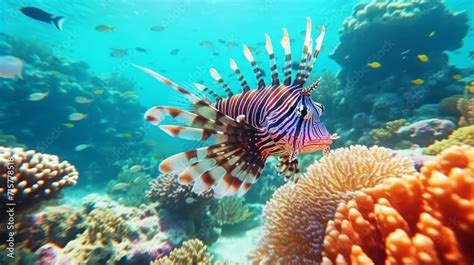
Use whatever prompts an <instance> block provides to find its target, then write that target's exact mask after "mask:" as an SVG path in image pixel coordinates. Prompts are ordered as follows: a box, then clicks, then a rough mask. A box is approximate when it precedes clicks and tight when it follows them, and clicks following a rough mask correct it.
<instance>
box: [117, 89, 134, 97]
mask: <svg viewBox="0 0 474 265" xmlns="http://www.w3.org/2000/svg"><path fill="white" fill-rule="evenodd" d="M120 96H121V97H122V98H131V97H134V96H136V94H135V91H134V90H127V91H125V92H123V93H122V94H120Z"/></svg>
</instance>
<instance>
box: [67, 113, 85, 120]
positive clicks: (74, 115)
mask: <svg viewBox="0 0 474 265" xmlns="http://www.w3.org/2000/svg"><path fill="white" fill-rule="evenodd" d="M85 118H87V115H86V114H83V113H79V112H75V113H72V114H70V115H69V120H70V121H80V120H83V119H85Z"/></svg>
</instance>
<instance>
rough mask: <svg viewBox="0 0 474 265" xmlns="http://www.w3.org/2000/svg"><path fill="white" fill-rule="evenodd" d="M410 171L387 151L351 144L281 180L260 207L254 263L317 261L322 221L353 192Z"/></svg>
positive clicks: (410, 166)
mask: <svg viewBox="0 0 474 265" xmlns="http://www.w3.org/2000/svg"><path fill="white" fill-rule="evenodd" d="M413 172H414V167H413V163H412V162H411V161H410V160H408V159H405V158H402V157H400V156H394V155H393V153H392V152H390V151H389V150H388V149H385V148H380V147H371V148H366V147H363V146H351V147H349V148H340V149H337V150H334V151H332V152H330V153H329V155H327V156H325V157H323V158H322V159H321V160H320V161H318V162H316V163H314V164H313V165H312V166H310V167H309V169H308V171H307V173H306V174H305V175H304V177H303V178H302V179H301V180H300V181H299V183H298V184H296V185H295V184H293V183H287V184H286V185H284V186H282V187H281V188H280V189H278V190H277V192H276V193H275V194H274V196H273V198H272V199H271V200H270V201H269V202H268V203H267V205H266V207H265V210H264V218H265V227H264V232H263V236H262V238H261V240H260V242H259V243H258V246H257V248H256V249H255V250H254V251H253V253H252V254H251V255H250V260H251V261H252V262H254V263H270V264H275V263H277V262H279V263H282V264H307V263H309V264H311V263H314V262H316V261H318V260H320V259H321V253H322V242H323V239H324V235H325V234H324V232H325V227H326V224H327V223H328V221H329V220H332V219H333V217H334V214H335V212H336V208H337V206H338V205H339V204H340V203H342V202H345V201H347V200H349V199H351V198H352V197H353V196H354V194H355V192H356V191H358V190H362V189H365V188H368V187H373V186H375V185H377V184H379V183H381V182H382V181H383V180H384V179H387V178H390V177H394V178H397V177H398V178H399V177H402V176H403V175H406V174H412V173H413Z"/></svg>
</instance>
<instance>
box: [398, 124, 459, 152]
mask: <svg viewBox="0 0 474 265" xmlns="http://www.w3.org/2000/svg"><path fill="white" fill-rule="evenodd" d="M455 128H456V125H455V124H454V123H453V122H452V121H450V120H442V119H429V120H421V121H417V122H414V123H412V124H410V125H406V126H403V127H400V129H398V131H397V133H398V135H399V136H400V138H402V139H406V140H409V141H410V142H412V143H414V144H417V145H419V146H427V145H429V144H432V143H433V142H434V141H435V140H441V139H444V138H446V137H447V136H448V135H450V134H451V133H452V132H453V130H454V129H455Z"/></svg>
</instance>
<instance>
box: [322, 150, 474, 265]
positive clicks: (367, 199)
mask: <svg viewBox="0 0 474 265" xmlns="http://www.w3.org/2000/svg"><path fill="white" fill-rule="evenodd" d="M473 249H474V148H473V147H469V146H461V147H459V146H458V147H451V148H449V149H447V150H445V151H444V152H442V153H441V154H440V155H439V156H438V161H436V162H428V163H427V164H426V165H425V166H424V167H423V169H422V171H421V174H412V175H407V176H404V177H403V178H401V179H389V180H386V181H385V182H384V183H383V184H381V185H378V186H377V187H375V188H372V189H368V190H365V191H364V192H358V193H357V194H356V196H355V198H354V199H353V200H351V201H349V202H348V203H346V204H345V205H341V206H340V207H339V208H338V209H337V213H336V216H335V218H334V220H331V221H329V223H328V225H327V228H326V237H325V239H324V252H323V264H336V263H338V264H350V263H352V264H370V263H376V264H382V263H385V264H472V263H473V261H474V252H473V251H472V250H473Z"/></svg>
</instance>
